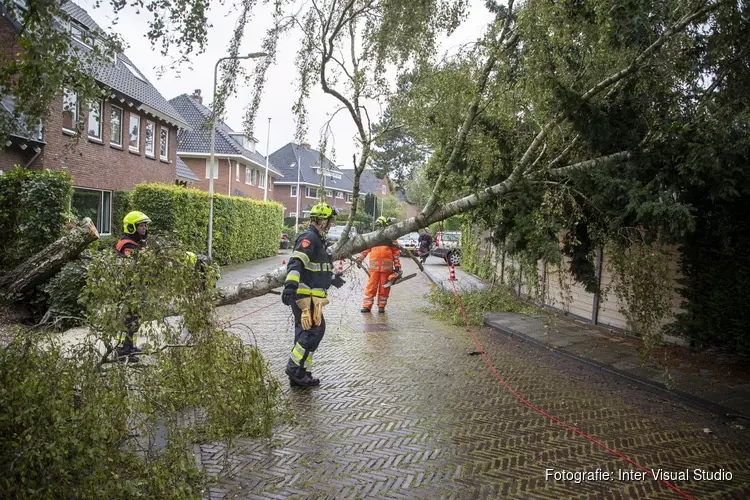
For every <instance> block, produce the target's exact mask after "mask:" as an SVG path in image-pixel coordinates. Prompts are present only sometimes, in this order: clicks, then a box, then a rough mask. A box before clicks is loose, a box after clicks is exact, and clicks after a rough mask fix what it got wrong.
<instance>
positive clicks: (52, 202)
mask: <svg viewBox="0 0 750 500" xmlns="http://www.w3.org/2000/svg"><path fill="white" fill-rule="evenodd" d="M72 196H73V185H72V182H71V179H70V176H69V175H68V174H67V173H65V172H52V171H50V170H43V171H34V170H28V169H23V168H14V169H13V170H11V171H10V172H8V173H6V174H5V175H2V176H0V233H1V234H2V235H3V237H2V239H0V269H10V268H12V267H13V266H15V265H16V264H19V263H21V262H23V261H24V260H26V259H27V258H28V257H30V256H31V255H33V254H35V253H36V252H38V251H40V250H41V249H43V248H44V247H46V246H47V245H49V244H50V243H52V242H53V241H55V240H56V239H57V238H59V237H60V236H61V235H62V233H63V227H64V223H65V222H66V221H67V220H68V219H70V217H71V214H70V210H69V209H70V200H71V197H72Z"/></svg>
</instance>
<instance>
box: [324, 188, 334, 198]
mask: <svg viewBox="0 0 750 500" xmlns="http://www.w3.org/2000/svg"><path fill="white" fill-rule="evenodd" d="M326 198H333V191H331V190H330V189H326Z"/></svg>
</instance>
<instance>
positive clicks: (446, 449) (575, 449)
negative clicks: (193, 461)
mask: <svg viewBox="0 0 750 500" xmlns="http://www.w3.org/2000/svg"><path fill="white" fill-rule="evenodd" d="M282 258H286V256H281V255H280V256H277V257H276V258H275V259H274V258H271V259H267V260H266V263H265V264H264V265H267V266H269V267H276V266H278V265H280V264H281V259H282ZM427 265H429V266H441V265H444V264H442V263H440V261H438V260H437V259H429V260H428V263H427ZM250 269H251V270H250V271H247V274H248V276H247V277H246V278H247V279H250V278H252V277H253V276H255V275H257V273H258V272H261V270H262V266H261V265H255V266H250ZM415 271H417V269H416V266H414V265H413V263H411V262H407V263H406V265H405V274H408V273H410V272H415ZM353 272H356V273H358V274H352V273H353ZM233 273H234V274H233V275H231V276H228V275H227V274H225V278H224V279H225V280H227V279H230V278H231V279H233V280H234V279H241V276H242V270H241V269H239V270H238V269H235V270H234V271H233ZM346 279H348V283H347V285H346V286H345V287H344V288H342V289H340V290H335V289H333V291H332V294H331V295H332V304H331V305H330V306H328V307H327V308H326V311H325V313H326V319H327V324H328V330H327V333H326V337H325V338H324V339H323V342H322V343H321V346H320V348H319V350H318V352H317V353H316V356H315V366H314V374H315V375H316V376H318V377H320V378H321V381H322V384H321V386H320V387H319V388H315V389H297V388H295V389H288V397H289V399H290V401H291V403H292V405H293V407H294V408H295V409H296V421H295V422H293V423H289V424H283V425H281V426H280V427H279V428H278V429H277V430H276V433H275V435H274V437H273V438H272V439H270V440H268V439H245V440H241V441H240V443H239V446H238V448H237V449H235V450H234V452H233V454H231V456H229V457H225V456H224V451H223V449H222V448H221V446H219V445H205V446H203V447H202V453H201V460H202V462H203V464H204V465H205V466H206V467H207V468H208V470H209V471H211V472H214V473H215V472H218V470H219V469H220V468H221V465H222V463H223V460H224V459H225V458H226V459H228V460H229V462H230V463H231V475H228V476H224V477H222V478H221V480H220V484H219V485H218V487H216V488H214V489H213V490H212V491H211V498H435V497H451V498H509V497H512V498H634V497H638V498H647V497H648V498H680V494H679V493H677V492H675V491H673V490H671V489H670V488H668V487H667V486H664V485H662V484H661V483H659V482H656V481H654V480H652V479H643V480H631V481H625V480H619V479H617V472H618V471H629V470H635V469H636V467H635V466H634V465H632V464H630V463H628V462H626V461H625V460H624V459H623V458H620V457H617V456H615V455H614V454H612V453H611V452H608V451H605V450H603V449H602V448H601V447H599V446H597V445H596V444H594V443H592V442H591V441H589V440H587V439H585V438H584V437H581V436H580V435H578V434H577V433H576V432H574V431H572V430H569V429H567V428H565V427H563V426H562V425H560V424H559V423H555V422H553V421H551V420H550V419H549V418H547V417H545V416H543V415H541V414H539V413H537V412H535V411H533V410H531V409H530V408H528V407H527V406H525V405H524V404H523V403H522V402H520V401H519V400H518V399H517V398H516V397H515V396H514V395H513V394H512V393H511V392H510V391H509V389H507V388H506V387H505V386H504V385H503V383H502V382H501V380H499V378H498V377H497V376H496V375H495V373H493V371H492V370H491V369H490V368H488V366H487V365H486V364H485V362H484V361H483V358H482V356H481V355H478V351H479V349H480V348H479V347H478V346H477V345H476V344H475V343H474V341H473V340H472V338H471V337H470V336H469V334H468V333H467V332H466V329H465V328H460V327H454V326H448V325H446V324H444V323H441V322H438V321H435V320H433V319H431V318H430V316H429V315H428V314H427V313H426V312H424V311H423V309H425V308H429V307H430V305H429V304H428V303H427V301H426V299H425V295H426V294H427V293H428V292H429V289H430V284H429V281H428V280H427V279H426V277H425V276H423V275H421V274H420V275H419V276H418V277H416V278H414V279H412V280H410V281H408V282H406V283H404V284H402V285H398V286H396V287H394V288H393V291H392V297H391V299H390V302H389V305H388V309H387V312H386V313H385V314H378V313H370V314H365V315H363V314H361V313H360V312H359V308H360V307H361V292H362V289H363V288H364V280H365V276H364V273H363V272H362V271H356V270H354V269H353V270H351V271H349V272H348V273H347V276H346ZM269 304H273V305H271V306H270V307H268V308H265V309H263V310H260V311H258V312H256V313H253V311H256V310H258V309H260V308H262V307H264V306H267V305H269ZM249 313H252V314H249ZM248 314H249V315H248ZM220 315H221V317H222V318H224V319H231V318H237V317H240V316H243V315H247V316H245V317H243V318H241V319H239V320H237V321H235V322H233V323H232V328H233V329H234V330H235V331H236V332H238V333H239V334H240V335H241V336H242V337H243V338H244V339H245V340H246V341H247V342H248V343H257V345H258V346H259V347H260V348H261V350H262V351H263V353H264V355H265V356H266V358H267V360H268V361H269V362H270V363H271V365H272V370H273V372H274V373H275V374H276V375H277V376H279V377H280V378H282V380H285V378H286V377H285V376H284V373H283V370H284V365H285V363H286V360H287V356H288V355H289V351H290V349H291V347H292V338H293V337H292V333H291V332H292V316H291V312H290V309H289V308H288V307H285V306H283V305H282V304H281V302H280V299H279V297H278V296H276V295H266V296H264V297H260V298H257V299H253V300H250V301H246V302H243V303H240V304H235V305H231V306H225V307H222V308H221V309H220ZM473 333H474V336H475V337H476V341H477V342H478V343H479V345H480V346H481V349H482V350H483V351H484V352H485V354H486V356H487V359H488V360H489V362H490V363H491V364H492V366H493V367H494V369H495V370H496V372H497V374H498V375H499V376H500V377H502V378H503V379H504V380H505V381H506V382H507V384H509V386H510V387H512V388H513V389H514V390H515V391H517V392H518V394H519V395H520V396H522V397H523V398H525V399H527V400H528V401H529V403H530V404H532V405H534V406H536V407H537V408H539V409H541V410H544V411H545V412H547V413H549V414H550V415H552V416H554V417H556V418H558V419H560V420H562V421H563V422H566V423H567V424H569V425H570V426H572V427H574V428H575V429H577V430H579V431H580V432H583V433H586V434H588V435H589V436H591V437H592V438H594V439H596V440H598V441H600V442H601V443H603V444H604V445H606V446H607V447H610V448H612V449H613V450H615V451H617V452H618V453H620V454H622V455H624V456H626V457H627V458H629V459H630V460H632V461H634V462H637V463H638V464H640V465H642V466H644V467H645V468H647V469H651V468H653V469H663V470H666V471H669V472H670V473H675V472H679V471H684V470H685V469H689V470H690V474H691V475H692V474H693V469H705V470H707V471H718V470H719V469H723V470H724V471H725V472H729V473H731V474H732V479H731V480H723V481H721V480H719V481H710V480H703V481H695V480H688V481H684V480H677V481H674V482H673V483H674V484H675V485H676V486H677V487H678V488H680V489H681V490H683V491H684V492H685V493H686V494H687V495H690V496H691V497H694V498H750V441H749V440H748V435H747V431H746V430H739V429H734V428H731V427H729V426H728V425H726V424H724V423H722V422H720V421H718V420H717V419H715V418H714V417H713V416H711V415H708V414H701V413H698V412H696V411H693V410H688V409H685V408H683V407H678V406H675V405H674V404H673V403H669V402H666V401H665V400H662V399H660V398H659V397H657V396H655V395H652V394H650V393H647V392H644V391H640V390H637V389H635V388H633V387H631V386H629V385H626V384H625V383H623V382H619V381H616V380H614V379H610V378H608V377H606V376H604V375H602V374H601V373H597V372H594V371H591V370H590V369H589V368H585V367H582V366H579V365H577V364H573V363H571V362H568V361H566V360H563V359H560V358H557V357H553V356H552V355H550V354H549V353H548V352H547V351H544V350H541V349H538V348H535V347H534V346H529V345H527V344H525V343H521V342H518V341H517V340H514V339H512V338H508V337H506V336H504V335H502V334H499V333H498V332H496V331H494V330H491V329H480V328H477V329H474V330H473ZM707 431H708V432H707ZM598 468H600V469H602V471H607V472H613V473H614V474H615V478H614V479H610V480H590V481H583V482H581V483H579V484H576V483H575V482H573V481H567V482H565V481H554V480H546V479H545V474H546V471H547V469H554V471H557V472H561V471H571V472H583V471H592V472H593V471H596V469H598ZM724 477H725V478H726V474H725V476H724Z"/></svg>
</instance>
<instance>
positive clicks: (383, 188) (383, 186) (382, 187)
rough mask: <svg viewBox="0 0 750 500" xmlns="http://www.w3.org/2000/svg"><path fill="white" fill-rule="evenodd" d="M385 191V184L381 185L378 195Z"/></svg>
mask: <svg viewBox="0 0 750 500" xmlns="http://www.w3.org/2000/svg"><path fill="white" fill-rule="evenodd" d="M385 189H386V186H385V184H383V185H382V186H380V194H385Z"/></svg>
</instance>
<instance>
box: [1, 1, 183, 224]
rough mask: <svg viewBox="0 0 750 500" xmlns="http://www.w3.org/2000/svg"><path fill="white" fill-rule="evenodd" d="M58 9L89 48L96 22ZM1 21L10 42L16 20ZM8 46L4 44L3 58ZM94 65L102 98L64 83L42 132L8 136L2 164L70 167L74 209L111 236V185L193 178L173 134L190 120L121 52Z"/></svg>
mask: <svg viewBox="0 0 750 500" xmlns="http://www.w3.org/2000/svg"><path fill="white" fill-rule="evenodd" d="M62 10H63V11H64V12H65V13H67V14H68V15H69V16H70V19H69V20H68V21H63V20H61V21H60V23H61V29H64V30H66V31H68V32H69V33H70V37H71V41H72V43H73V45H74V46H76V47H78V48H79V50H81V51H91V50H92V49H91V46H92V45H93V44H96V43H97V34H98V33H101V32H102V30H101V28H99V26H98V25H97V24H96V23H95V22H94V20H93V19H91V17H90V16H89V15H88V14H87V13H86V11H85V10H83V9H81V8H80V7H78V6H77V5H75V4H74V3H72V2H69V1H68V2H65V3H64V4H63V5H62ZM0 24H1V25H2V26H0V32H1V33H2V39H3V40H5V39H6V38H7V37H9V36H11V35H12V36H13V39H14V40H15V39H16V37H17V33H18V30H19V28H20V27H19V26H18V24H17V23H15V22H14V21H13V19H12V18H11V17H10V16H7V15H6V16H3V18H2V19H0ZM12 49H13V46H12V45H11V46H8V45H6V44H5V43H3V45H2V50H3V52H4V54H3V55H4V59H6V58H7V51H8V50H12ZM95 71H96V74H95V75H93V76H94V77H95V79H96V80H97V82H99V84H100V85H101V87H102V89H104V90H105V91H106V93H105V95H106V97H105V98H104V99H102V100H98V101H95V102H90V103H84V102H80V100H79V99H78V96H77V95H76V93H75V92H73V91H71V90H69V89H62V92H61V93H60V94H59V95H58V96H57V98H56V99H55V100H54V101H53V102H52V104H51V106H50V110H49V114H48V117H47V119H46V121H45V123H44V126H43V131H42V133H41V134H40V135H38V136H35V137H18V135H22V134H16V135H15V136H14V135H12V136H11V137H10V138H8V139H7V140H6V142H5V144H4V146H5V149H4V150H3V151H2V153H1V154H0V157H1V158H2V159H1V160H0V165H2V167H0V168H3V169H4V168H8V167H12V165H21V166H25V167H28V168H33V169H50V170H56V171H66V172H68V173H69V174H70V176H71V177H72V179H73V185H74V194H73V200H72V203H71V209H72V211H73V212H74V213H75V214H77V215H78V216H79V217H90V218H91V219H92V220H93V221H94V222H95V224H96V227H97V229H98V230H99V232H100V233H101V234H109V233H117V232H119V224H117V221H115V223H114V224H113V222H112V220H111V217H112V215H111V214H112V192H113V191H118V190H129V189H133V188H134V187H135V185H136V184H139V183H164V184H174V183H175V181H176V180H182V181H188V182H195V181H196V180H197V179H196V178H194V176H191V175H187V172H185V171H184V170H182V171H181V173H180V174H178V159H177V133H178V130H180V129H183V128H189V126H188V124H187V123H186V122H185V121H184V120H183V118H182V117H181V116H180V114H179V113H178V112H177V111H176V110H175V109H174V108H173V107H172V106H171V105H170V104H169V103H168V102H167V100H166V99H165V98H164V97H163V96H162V95H161V94H160V93H159V91H158V90H157V89H156V88H155V87H154V86H153V85H152V84H151V83H150V82H149V81H148V79H147V78H146V77H145V76H144V75H143V74H142V73H141V72H140V71H139V70H138V68H137V67H136V65H135V64H134V63H133V61H131V60H130V59H129V58H128V57H127V56H125V54H113V55H112V58H111V59H110V60H108V61H102V62H101V64H99V66H98V67H97V68H96V69H95ZM11 101H12V100H11V99H10V98H8V97H5V98H4V99H3V110H4V111H6V112H11V113H12V108H11V107H12V102H11ZM25 135H28V134H25ZM24 141H25V142H24Z"/></svg>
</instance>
